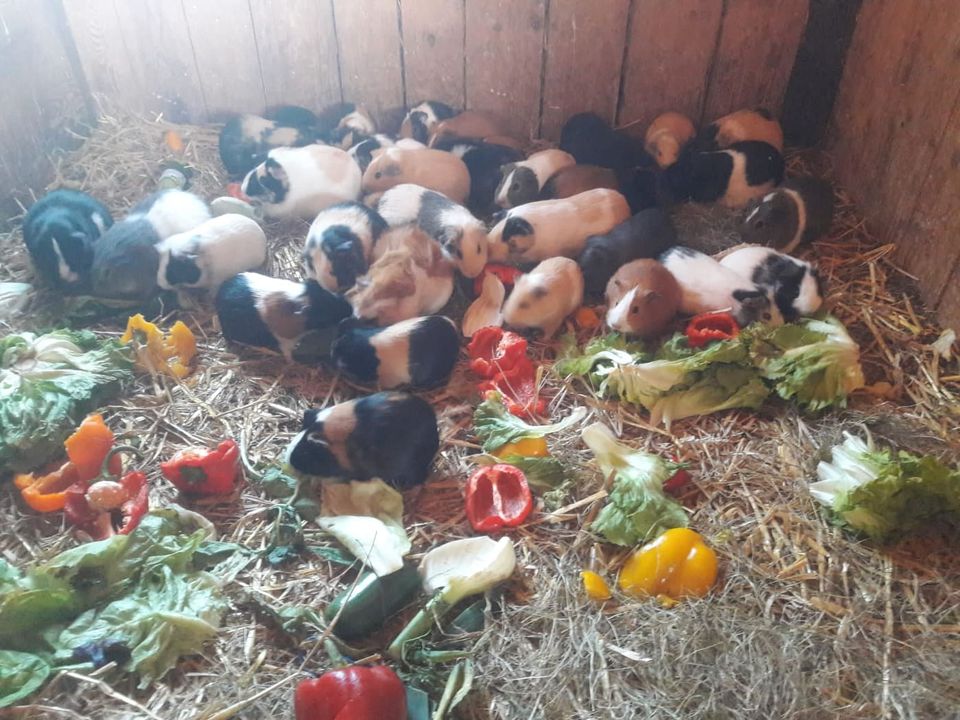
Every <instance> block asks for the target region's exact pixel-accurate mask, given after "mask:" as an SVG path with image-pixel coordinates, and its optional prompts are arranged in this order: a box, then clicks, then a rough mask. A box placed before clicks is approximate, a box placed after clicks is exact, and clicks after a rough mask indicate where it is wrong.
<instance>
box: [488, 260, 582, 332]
mask: <svg viewBox="0 0 960 720" xmlns="http://www.w3.org/2000/svg"><path fill="white" fill-rule="evenodd" d="M582 303H583V274H582V273H581V272H580V268H579V267H578V266H577V263H576V262H574V261H573V260H571V259H570V258H565V257H554V258H549V259H548V260H544V261H543V262H541V263H540V264H539V265H537V266H536V267H535V268H534V269H533V270H531V271H530V272H528V273H527V274H525V275H522V276H520V277H519V278H518V279H517V282H516V283H515V284H514V286H513V292H511V293H510V297H508V298H507V302H506V304H505V305H504V306H503V319H504V321H505V322H506V324H507V325H509V326H511V327H515V328H518V329H528V330H533V329H539V330H541V331H542V332H543V337H544V338H551V337H553V335H554V334H555V333H556V332H557V330H559V329H560V326H561V325H563V321H564V319H565V318H566V317H567V316H568V315H570V313H572V312H573V311H574V310H576V309H577V308H579V307H580V305H581V304H582Z"/></svg>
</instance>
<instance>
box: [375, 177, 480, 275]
mask: <svg viewBox="0 0 960 720" xmlns="http://www.w3.org/2000/svg"><path fill="white" fill-rule="evenodd" d="M377 211H378V212H379V213H380V215H381V217H383V219H384V220H385V221H386V223H387V224H388V225H389V226H391V227H398V226H400V225H406V224H408V223H416V224H417V226H418V227H419V228H420V229H421V230H423V231H424V232H425V233H426V234H427V235H429V236H430V237H432V238H433V239H434V240H436V241H437V242H438V243H439V244H440V248H441V249H442V250H443V254H444V255H446V256H447V258H449V259H450V261H451V262H452V263H453V264H454V265H455V266H456V267H457V269H458V270H460V272H461V273H463V274H464V275H465V276H466V277H468V278H474V277H477V275H479V274H480V273H481V272H482V271H483V266H484V265H486V264H487V228H486V226H484V224H483V223H482V222H480V221H479V220H477V218H475V217H474V216H473V215H472V214H471V212H470V211H469V210H467V209H466V208H465V207H463V206H462V205H458V204H457V203H455V202H453V201H452V200H450V199H449V198H448V197H447V196H445V195H442V194H441V193H438V192H436V191H434V190H427V189H426V188H424V187H420V186H419V185H410V184H407V183H405V184H403V185H396V186H394V187H392V188H390V189H389V190H387V191H386V192H385V193H384V194H383V195H382V196H381V197H380V200H379V202H378V203H377Z"/></svg>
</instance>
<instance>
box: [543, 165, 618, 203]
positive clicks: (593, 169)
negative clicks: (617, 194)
mask: <svg viewBox="0 0 960 720" xmlns="http://www.w3.org/2000/svg"><path fill="white" fill-rule="evenodd" d="M597 188H607V189H608V190H620V181H619V180H618V179H617V173H616V172H615V171H613V170H611V169H610V168H603V167H600V166H599V165H568V166H567V167H564V168H561V169H560V170H557V172H555V173H554V174H553V175H551V176H550V178H549V179H548V180H547V182H546V183H545V184H544V186H543V188H542V189H541V190H540V196H539V197H538V198H537V199H538V200H557V199H563V198H568V197H572V196H574V195H579V194H580V193H582V192H586V191H587V190H596V189H597Z"/></svg>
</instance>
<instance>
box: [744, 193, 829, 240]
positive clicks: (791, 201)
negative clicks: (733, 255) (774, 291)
mask: <svg viewBox="0 0 960 720" xmlns="http://www.w3.org/2000/svg"><path fill="white" fill-rule="evenodd" d="M833 207H834V196H833V185H831V184H830V183H829V182H827V181H826V180H821V179H820V178H815V177H796V178H788V179H787V180H785V181H784V183H783V185H781V186H780V187H779V188H777V189H776V190H774V191H773V192H771V193H769V194H767V195H765V196H764V197H763V199H762V200H761V201H760V203H759V204H758V205H757V206H756V207H755V208H753V209H752V210H750V212H749V213H748V214H747V216H746V218H745V219H744V221H743V224H742V225H741V226H740V237H741V238H742V239H743V241H744V242H746V243H751V244H753V245H766V246H768V247H772V248H776V249H777V250H779V251H780V252H785V253H789V252H793V251H794V250H796V249H797V248H798V247H800V245H802V244H805V243H810V242H813V241H814V240H816V239H817V238H819V237H821V236H822V235H824V234H825V233H826V232H828V231H829V230H830V225H831V224H832V223H833Z"/></svg>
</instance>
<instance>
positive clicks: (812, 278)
mask: <svg viewBox="0 0 960 720" xmlns="http://www.w3.org/2000/svg"><path fill="white" fill-rule="evenodd" d="M720 264H721V265H723V266H724V267H726V268H730V269H731V270H733V271H734V272H735V273H737V274H738V275H740V276H741V277H744V278H747V279H748V280H750V281H751V282H753V283H754V284H755V285H757V286H759V287H761V288H764V289H765V290H767V291H769V292H771V293H773V299H774V302H776V304H777V307H778V308H779V309H780V312H781V313H782V314H783V317H784V319H785V320H787V321H788V322H791V321H793V320H796V319H797V318H798V317H799V316H801V315H812V314H813V313H815V312H816V311H817V310H819V309H820V306H821V305H822V304H823V290H824V284H823V280H822V278H821V277H820V271H819V270H818V269H817V266H816V265H814V264H813V263H809V262H806V261H805V260H798V259H797V258H793V257H790V256H789V255H784V254H783V253H781V252H777V251H776V250H774V249H772V248H767V247H761V246H755V247H745V248H741V249H739V250H734V251H733V252H732V253H730V254H729V255H725V256H724V257H723V258H722V259H721V260H720Z"/></svg>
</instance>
